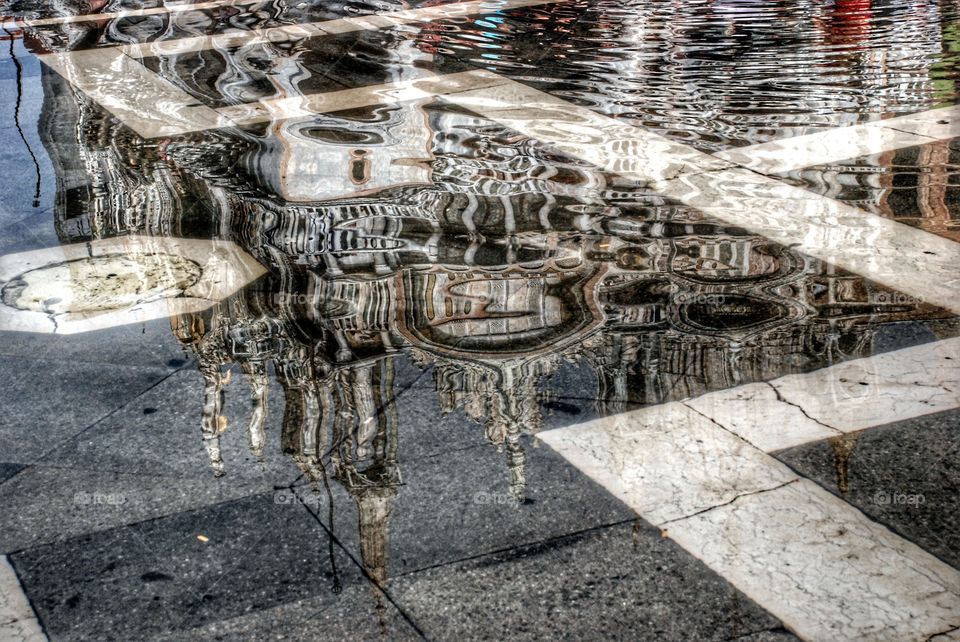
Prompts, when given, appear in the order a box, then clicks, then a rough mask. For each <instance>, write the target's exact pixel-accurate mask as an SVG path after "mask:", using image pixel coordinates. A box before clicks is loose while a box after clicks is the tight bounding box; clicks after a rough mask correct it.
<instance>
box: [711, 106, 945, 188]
mask: <svg viewBox="0 0 960 642" xmlns="http://www.w3.org/2000/svg"><path fill="white" fill-rule="evenodd" d="M957 136H960V107H944V108H942V109H933V110H930V111H925V112H920V113H917V114H910V115H907V116H898V117H896V118H888V119H886V120H878V121H875V122H872V123H865V124H863V125H854V126H851V127H837V128H833V129H826V130H824V131H820V132H816V133H813V134H808V135H806V136H796V137H794V138H785V139H782V140H774V141H770V142H767V143H761V144H759V145H750V146H747V147H738V148H735V149H729V150H725V151H722V152H718V153H716V154H714V156H716V157H717V158H721V159H723V160H728V161H731V162H733V163H736V164H738V165H742V166H743V167H749V168H750V169H752V170H755V171H758V172H761V173H763V174H778V173H782V172H789V171H791V170H795V169H802V168H804V167H812V166H814V165H823V164H826V163H835V162H838V161H842V160H852V159H855V158H859V157H861V156H870V155H872V154H879V153H881V152H888V151H893V150H896V149H901V148H904V147H913V146H914V145H926V144H929V143H932V142H936V141H938V140H949V139H951V138H956V137H957Z"/></svg>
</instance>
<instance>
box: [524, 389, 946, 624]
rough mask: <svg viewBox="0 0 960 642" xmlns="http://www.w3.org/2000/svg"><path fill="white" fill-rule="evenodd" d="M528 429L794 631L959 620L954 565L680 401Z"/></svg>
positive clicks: (939, 622) (940, 622) (938, 622)
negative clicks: (565, 424)
mask: <svg viewBox="0 0 960 642" xmlns="http://www.w3.org/2000/svg"><path fill="white" fill-rule="evenodd" d="M538 437H539V438H540V439H542V440H543V441H544V442H545V443H547V444H548V445H549V446H550V447H551V448H553V449H554V450H555V451H557V452H558V453H559V454H561V455H563V456H564V457H565V458H567V459H568V460H569V461H570V462H571V463H572V464H573V465H574V466H576V467H577V468H579V469H580V470H581V471H582V472H584V473H585V474H586V475H588V476H589V477H591V478H592V479H594V480H595V481H596V482H598V483H599V484H601V485H602V486H604V487H605V488H606V489H607V490H609V491H610V492H611V493H612V494H613V495H614V496H616V497H617V498H619V499H620V500H621V501H623V502H624V503H626V504H627V505H628V506H630V507H631V508H633V509H634V510H636V511H637V513H638V514H639V515H640V516H641V517H643V518H644V519H646V520H647V521H650V522H651V523H653V524H655V525H658V526H660V527H661V528H662V529H664V534H665V536H667V537H670V538H673V539H674V540H675V541H677V543H679V544H680V545H681V546H683V547H684V548H685V549H687V550H688V551H690V552H691V553H693V554H694V555H696V556H697V557H698V558H700V559H701V560H703V561H704V562H705V563H706V564H707V565H708V566H709V567H710V568H712V569H713V570H714V571H716V572H717V573H719V574H720V575H721V576H723V577H724V578H725V579H727V580H728V581H730V582H731V583H732V584H734V586H736V587H737V588H738V589H740V590H741V591H743V592H744V593H745V594H746V595H747V596H748V597H750V598H751V599H753V600H754V601H755V602H757V603H758V604H759V605H760V606H761V607H763V608H765V609H766V610H768V611H770V612H771V613H772V614H774V615H775V616H777V617H778V618H780V619H781V620H782V621H783V622H784V623H785V624H786V625H787V627H788V628H790V629H791V630H792V631H794V632H795V633H797V634H798V635H799V636H800V637H802V638H804V639H810V640H853V639H856V640H877V641H880V640H884V641H886V640H924V639H926V638H927V637H929V636H931V635H933V634H935V633H938V632H941V631H946V630H949V629H951V628H952V627H954V626H956V625H957V624H958V623H960V622H958V618H960V572H958V571H957V570H956V569H954V568H952V567H950V566H948V565H947V564H944V563H943V562H942V561H940V560H939V559H937V558H935V557H933V556H932V555H930V554H928V553H926V552H925V551H923V550H921V549H920V548H919V547H917V546H915V545H914V544H912V543H910V542H908V541H906V540H904V539H902V538H900V537H899V536H897V535H895V534H894V533H892V532H890V531H889V530H888V529H886V528H884V527H883V526H880V525H879V524H876V523H874V522H872V521H871V520H869V519H868V518H867V517H866V516H864V515H863V514H862V513H861V512H860V511H858V510H857V509H855V508H854V507H852V506H851V505H849V504H847V503H846V502H844V501H843V500H841V499H839V498H837V497H836V496H834V495H832V494H830V493H828V492H827V491H825V490H823V489H822V488H820V487H819V486H817V485H816V484H814V483H812V482H810V481H808V480H804V479H801V478H800V477H799V476H798V475H797V474H796V473H794V472H793V471H791V470H790V469H789V468H787V467H786V466H785V465H784V464H782V463H781V462H779V461H778V460H776V459H775V458H773V457H771V456H770V455H767V454H766V453H764V452H763V451H762V450H760V449H758V448H756V447H754V446H753V445H751V444H750V443H748V442H747V441H746V440H744V439H742V438H741V437H740V436H738V435H736V434H734V433H732V432H730V431H728V430H726V429H724V427H722V426H720V425H719V424H717V423H715V422H713V421H712V420H710V419H709V418H707V417H706V416H704V415H703V414H700V413H698V412H695V411H694V410H693V409H692V408H691V407H689V406H687V405H684V404H682V403H671V404H665V405H661V406H655V407H652V408H647V409H643V410H640V411H637V412H631V413H624V414H621V415H616V416H613V417H608V418H604V419H600V420H597V421H593V422H589V423H586V424H581V425H577V426H572V427H569V428H563V429H559V430H551V431H547V432H542V433H540V434H539V435H538Z"/></svg>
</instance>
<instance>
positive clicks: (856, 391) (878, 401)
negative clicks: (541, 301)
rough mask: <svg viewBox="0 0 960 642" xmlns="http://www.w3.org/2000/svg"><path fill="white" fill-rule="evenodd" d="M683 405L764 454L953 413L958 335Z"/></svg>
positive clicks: (958, 381)
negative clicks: (949, 412)
mask: <svg viewBox="0 0 960 642" xmlns="http://www.w3.org/2000/svg"><path fill="white" fill-rule="evenodd" d="M683 405H686V406H688V407H690V408H693V409H694V410H696V411H698V412H700V413H701V414H703V415H706V416H707V417H710V418H711V419H712V420H713V421H715V422H717V423H718V424H720V425H722V426H723V427H724V428H725V429H727V430H729V431H730V432H732V433H734V434H736V435H738V436H740V437H741V438H743V439H745V440H747V441H748V442H750V443H751V444H753V445H754V446H756V447H757V448H759V449H761V450H764V451H766V452H773V451H777V450H782V449H784V448H790V447H793V446H798V445H800V444H804V443H808V442H811V441H819V440H821V439H826V438H829V437H836V436H839V435H842V434H844V433H849V432H857V431H860V430H866V429H868V428H873V427H876V426H880V425H883V424H890V423H894V422H897V421H903V420H905V419H912V418H914V417H920V416H923V415H928V414H931V413H935V412H943V411H946V410H952V409H954V408H960V338H954V339H946V340H943V341H935V342H932V343H925V344H922V345H919V346H914V347H910V348H904V349H903V350H896V351H893V352H885V353H883V354H878V355H875V356H872V357H868V358H865V359H855V360H853V361H846V362H844V363H839V364H837V365H835V366H831V367H829V368H823V369H821V370H816V371H814V372H810V373H805V374H795V375H788V376H786V377H780V378H779V379H774V380H773V381H769V382H766V383H755V384H748V385H746V386H740V387H737V388H731V389H728V390H721V391H717V392H711V393H708V394H705V395H703V396H700V397H697V398H695V399H691V400H689V401H685V402H683ZM639 412H641V413H642V412H643V411H642V410H641V411H639Z"/></svg>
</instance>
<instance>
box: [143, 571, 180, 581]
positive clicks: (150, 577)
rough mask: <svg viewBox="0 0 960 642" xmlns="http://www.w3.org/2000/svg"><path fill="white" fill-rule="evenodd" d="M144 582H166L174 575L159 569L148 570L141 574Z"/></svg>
mask: <svg viewBox="0 0 960 642" xmlns="http://www.w3.org/2000/svg"><path fill="white" fill-rule="evenodd" d="M140 579H141V580H143V581H144V582H165V581H169V580H172V579H173V576H171V575H167V574H166V573H161V572H159V571H147V572H146V573H144V574H143V575H141V576H140Z"/></svg>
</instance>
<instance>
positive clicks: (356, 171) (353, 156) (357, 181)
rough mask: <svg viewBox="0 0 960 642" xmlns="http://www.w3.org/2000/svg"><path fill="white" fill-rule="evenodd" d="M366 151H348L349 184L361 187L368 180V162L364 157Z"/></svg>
mask: <svg viewBox="0 0 960 642" xmlns="http://www.w3.org/2000/svg"><path fill="white" fill-rule="evenodd" d="M366 156H367V150H365V149H354V150H351V151H350V172H349V176H350V182H352V183H353V184H354V185H363V184H364V183H366V182H367V181H369V180H370V160H369V159H368V158H367V157H366Z"/></svg>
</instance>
